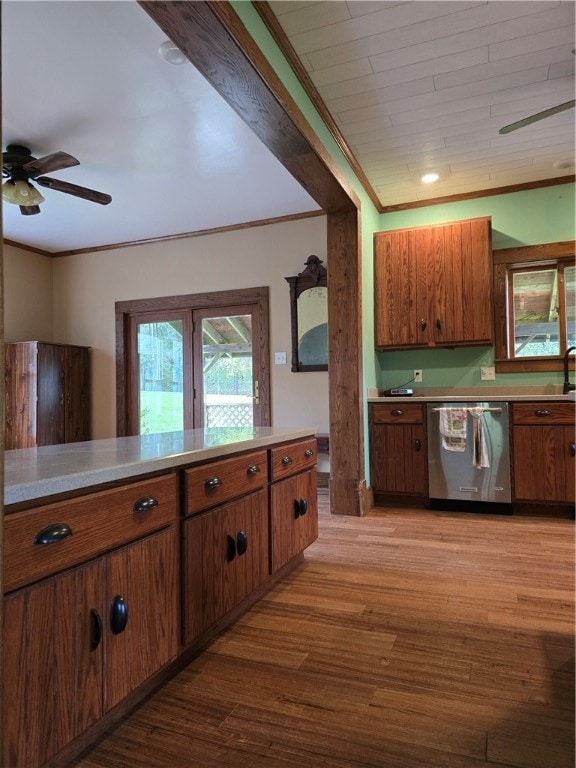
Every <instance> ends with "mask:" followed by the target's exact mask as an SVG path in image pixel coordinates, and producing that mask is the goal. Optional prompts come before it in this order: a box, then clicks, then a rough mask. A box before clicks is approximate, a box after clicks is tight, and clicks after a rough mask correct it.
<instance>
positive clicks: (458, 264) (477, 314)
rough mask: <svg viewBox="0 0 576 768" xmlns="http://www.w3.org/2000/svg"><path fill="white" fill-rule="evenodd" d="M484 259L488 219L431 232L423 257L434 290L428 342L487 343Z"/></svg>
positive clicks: (487, 279) (489, 293)
mask: <svg viewBox="0 0 576 768" xmlns="http://www.w3.org/2000/svg"><path fill="white" fill-rule="evenodd" d="M490 255H491V238H490V221H489V219H474V220H468V221H459V222H454V223H451V224H445V225H442V226H440V227H432V228H431V230H430V239H429V244H428V250H427V258H428V260H429V266H428V274H429V280H430V282H431V284H433V285H434V305H433V308H432V311H431V315H430V324H431V327H432V330H433V340H434V343H436V344H442V345H446V344H462V343H474V344H479V343H486V344H490V343H492V338H493V331H492V328H493V320H492V288H491V286H492V278H491V273H490V269H491V266H490V261H491V259H490Z"/></svg>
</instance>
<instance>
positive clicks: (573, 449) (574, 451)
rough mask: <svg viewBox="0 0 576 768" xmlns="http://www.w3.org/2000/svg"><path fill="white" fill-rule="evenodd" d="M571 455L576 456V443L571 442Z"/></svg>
mask: <svg viewBox="0 0 576 768" xmlns="http://www.w3.org/2000/svg"><path fill="white" fill-rule="evenodd" d="M570 456H576V443H570Z"/></svg>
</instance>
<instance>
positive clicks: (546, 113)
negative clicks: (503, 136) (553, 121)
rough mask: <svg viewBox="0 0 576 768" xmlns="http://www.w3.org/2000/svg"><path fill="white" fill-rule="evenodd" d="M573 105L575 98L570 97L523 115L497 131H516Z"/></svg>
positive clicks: (575, 103)
mask: <svg viewBox="0 0 576 768" xmlns="http://www.w3.org/2000/svg"><path fill="white" fill-rule="evenodd" d="M574 105H576V100H575V99H572V101H565V102H564V104H558V105H557V106H556V107H551V108H550V109H545V110H544V111H543V112H537V113H536V114H535V115H530V117H525V118H524V119H522V120H517V121H516V122H515V123H510V125H505V126H504V128H500V130H499V131H498V133H511V132H512V131H517V130H518V128H524V126H525V125H531V124H532V123H537V122H538V120H544V118H545V117H552V115H557V114H558V113H559V112H564V111H565V110H566V109H572V108H573V107H574Z"/></svg>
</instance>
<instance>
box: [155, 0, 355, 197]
mask: <svg viewBox="0 0 576 768" xmlns="http://www.w3.org/2000/svg"><path fill="white" fill-rule="evenodd" d="M140 5H141V6H142V8H144V10H145V11H146V13H148V14H149V16H150V17H151V18H152V19H154V21H155V22H156V24H158V26H159V27H160V28H161V29H162V30H163V31H164V32H165V34H166V35H167V37H169V38H170V40H172V42H173V43H175V44H176V45H177V46H178V48H180V50H181V51H182V52H183V53H184V54H185V55H186V56H187V58H188V59H189V60H190V62H191V63H192V64H193V65H194V66H195V67H196V69H198V70H199V71H200V72H201V73H202V74H203V75H204V77H205V78H206V79H207V80H208V82H209V83H210V84H211V85H212V86H213V87H214V88H215V89H216V90H217V91H218V92H219V93H220V95H221V96H222V97H223V98H224V99H225V100H226V101H227V103H228V104H229V105H230V107H232V109H233V110H234V111H235V112H236V113H237V114H238V115H239V116H240V117H241V118H242V120H244V122H245V123H246V124H247V125H249V126H250V128H251V129H252V130H253V131H254V133H255V134H256V135H257V136H258V137H259V138H260V139H261V140H262V142H263V143H264V144H265V145H266V146H267V147H268V149H269V150H270V151H271V152H272V154H273V155H274V156H275V157H276V158H277V159H278V160H279V161H280V162H281V163H282V165H283V166H284V167H285V168H286V169H287V170H288V171H289V172H290V173H291V174H292V176H294V178H296V179H297V180H298V181H299V182H300V183H301V184H302V186H303V187H304V188H305V189H306V190H307V192H308V193H309V194H310V196H311V197H312V198H313V199H314V200H315V201H316V202H317V203H318V205H319V206H320V207H321V208H322V209H323V210H324V211H326V212H332V211H333V212H336V211H342V210H347V209H349V208H351V207H353V206H356V207H358V205H359V203H358V200H357V198H356V196H355V195H354V193H353V191H352V190H351V189H348V190H347V189H346V188H345V187H346V184H345V182H344V180H343V179H337V178H336V177H335V173H334V169H333V168H331V167H330V166H331V164H332V163H331V160H330V158H329V156H328V155H327V153H326V151H325V149H324V147H322V145H321V144H320V142H319V141H318V140H317V137H316V135H315V133H314V131H313V130H312V128H311V127H310V125H309V124H308V123H307V122H306V121H305V120H304V118H303V116H302V114H301V112H300V110H299V109H298V107H297V106H296V104H295V103H294V101H293V99H292V97H291V96H290V95H289V94H288V92H287V91H286V88H285V87H284V85H283V84H282V82H281V80H280V79H279V78H278V76H277V75H276V73H275V72H274V70H273V69H272V67H271V66H270V65H269V63H268V62H267V61H266V59H264V57H263V56H262V54H261V52H260V51H259V50H258V48H257V47H256V46H255V45H254V41H253V40H252V38H251V37H250V36H249V35H247V33H246V29H245V27H244V26H243V25H242V23H241V22H240V20H239V19H238V16H237V14H236V13H235V11H234V10H233V8H232V7H231V6H230V4H229V3H226V2H217V3H210V2H157V0H141V2H140ZM240 48H241V50H242V56H241V57H240V56H239V55H238V52H239V50H240ZM256 60H258V66H257V67H256V66H255V61H256ZM261 72H262V74H260V73H261ZM263 78H265V80H264V79H263Z"/></svg>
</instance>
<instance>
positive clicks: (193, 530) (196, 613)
mask: <svg viewBox="0 0 576 768" xmlns="http://www.w3.org/2000/svg"><path fill="white" fill-rule="evenodd" d="M267 485H268V455H267V452H266V451H265V450H264V451H252V452H250V453H246V454H243V455H241V456H235V457H233V458H230V459H220V460H218V461H213V462H208V463H206V464H201V465H200V466H197V467H191V468H190V469H187V470H185V472H184V488H185V494H184V497H185V498H184V514H185V516H186V518H185V519H184V520H183V522H182V531H183V533H182V543H183V548H182V594H183V632H182V635H183V642H184V644H185V645H189V644H190V643H192V642H194V640H195V639H196V638H197V637H199V635H201V634H202V633H203V632H205V631H207V630H208V629H210V628H211V627H212V626H214V625H215V624H216V623H217V622H218V621H219V620H220V619H222V618H223V617H224V616H226V614H228V613H229V612H230V611H232V610H233V609H234V608H236V607H237V606H238V605H239V604H240V603H241V602H242V601H243V600H244V598H246V597H247V596H248V595H249V594H251V593H252V592H254V590H256V588H257V587H259V586H260V585H261V584H262V583H263V582H264V581H266V579H267V578H268V495H267Z"/></svg>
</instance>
